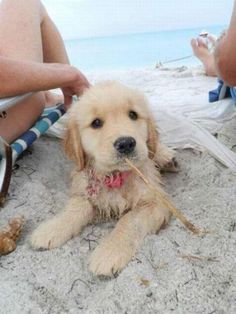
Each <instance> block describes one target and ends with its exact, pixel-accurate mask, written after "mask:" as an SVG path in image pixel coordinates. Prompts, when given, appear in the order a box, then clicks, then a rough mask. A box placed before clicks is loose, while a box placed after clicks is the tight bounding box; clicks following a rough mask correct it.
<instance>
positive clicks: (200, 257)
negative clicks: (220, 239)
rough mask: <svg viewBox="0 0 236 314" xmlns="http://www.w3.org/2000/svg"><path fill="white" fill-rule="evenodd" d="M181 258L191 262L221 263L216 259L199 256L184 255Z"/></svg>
mask: <svg viewBox="0 0 236 314" xmlns="http://www.w3.org/2000/svg"><path fill="white" fill-rule="evenodd" d="M180 257H182V258H184V259H187V260H188V261H189V262H190V261H206V262H219V261H218V260H217V259H216V257H211V256H197V255H185V254H182V255H180Z"/></svg>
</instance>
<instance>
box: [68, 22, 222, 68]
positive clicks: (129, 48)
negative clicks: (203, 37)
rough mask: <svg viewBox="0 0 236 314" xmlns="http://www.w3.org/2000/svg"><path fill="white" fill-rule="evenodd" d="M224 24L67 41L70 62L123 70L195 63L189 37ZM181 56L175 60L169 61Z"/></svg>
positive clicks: (79, 65)
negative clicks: (162, 64)
mask: <svg viewBox="0 0 236 314" xmlns="http://www.w3.org/2000/svg"><path fill="white" fill-rule="evenodd" d="M225 28H226V27H225V26H220V25H218V26H210V27H209V26H207V27H204V26H203V27H201V28H195V29H183V30H173V31H163V32H155V33H141V34H125V35H118V36H113V37H95V38H85V39H74V40H67V41H66V48H67V51H68V54H69V57H70V60H71V63H72V64H73V65H75V66H77V67H78V68H79V69H81V70H82V71H93V70H124V69H135V68H144V67H152V68H153V67H155V65H156V63H157V62H159V61H160V62H162V63H165V62H167V63H166V65H167V64H168V65H169V66H177V65H183V64H184V65H194V64H198V63H199V61H198V60H197V59H196V58H195V57H194V56H192V57H189V56H191V55H192V50H191V46H190V40H191V38H193V37H196V36H197V35H198V34H199V33H200V32H201V31H202V30H203V29H205V30H207V31H208V32H210V33H213V34H215V35H219V34H220V33H221V31H222V30H223V29H225ZM179 58H184V59H183V60H181V61H178V62H170V61H172V60H175V59H179Z"/></svg>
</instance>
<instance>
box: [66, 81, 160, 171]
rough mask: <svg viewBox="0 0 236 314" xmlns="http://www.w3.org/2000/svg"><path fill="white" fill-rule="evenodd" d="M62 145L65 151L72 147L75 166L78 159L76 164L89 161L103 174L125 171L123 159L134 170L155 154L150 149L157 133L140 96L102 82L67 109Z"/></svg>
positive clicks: (144, 102) (124, 88)
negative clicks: (66, 121) (66, 123)
mask: <svg viewBox="0 0 236 314" xmlns="http://www.w3.org/2000/svg"><path fill="white" fill-rule="evenodd" d="M150 129H151V130H150ZM150 133H151V134H150ZM151 141H152V142H153V141H155V143H151ZM65 142H66V151H68V150H69V151H70V149H71V147H68V146H71V145H72V147H73V149H74V150H75V153H76V154H77V157H76V156H74V159H75V160H76V159H77V162H78V157H79V163H81V162H83V164H84V163H85V162H86V160H87V161H88V160H90V161H91V162H92V163H93V166H94V168H95V169H96V170H97V171H99V172H104V173H106V172H111V171H114V170H120V171H123V170H127V165H126V163H125V158H129V159H130V160H132V161H133V163H135V164H136V165H137V166H139V165H141V164H142V163H143V162H145V160H146V159H147V158H148V156H150V153H151V154H154V153H155V152H154V151H153V152H150V149H152V147H150V146H152V144H153V145H154V146H155V145H156V144H157V133H156V131H155V129H154V126H153V120H152V119H151V117H150V113H149V110H148V105H147V101H146V99H145V97H144V96H143V95H142V94H141V93H138V92H137V91H134V90H132V89H129V88H127V87H125V86H123V85H121V84H119V83H115V82H105V83H100V84H97V85H95V86H94V87H92V88H90V89H89V90H87V91H86V92H85V94H84V95H83V96H82V97H81V99H80V101H79V102H78V103H77V104H76V105H75V106H74V107H73V108H72V109H71V111H70V122H69V126H68V133H67V135H66V139H65ZM152 150H154V148H153V149H152ZM76 154H75V155H76ZM81 154H82V155H81ZM69 155H70V153H69ZM70 157H73V156H70ZM82 167H83V165H81V164H80V168H82Z"/></svg>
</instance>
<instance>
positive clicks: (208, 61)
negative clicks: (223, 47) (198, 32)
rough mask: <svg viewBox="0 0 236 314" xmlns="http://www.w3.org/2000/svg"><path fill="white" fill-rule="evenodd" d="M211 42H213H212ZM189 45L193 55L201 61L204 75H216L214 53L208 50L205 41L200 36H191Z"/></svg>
mask: <svg viewBox="0 0 236 314" xmlns="http://www.w3.org/2000/svg"><path fill="white" fill-rule="evenodd" d="M209 39H210V38H209ZM212 44H214V43H213V42H212ZM191 46H192V49H193V53H194V55H195V56H196V57H197V58H198V59H199V60H200V61H201V62H202V63H203V66H204V68H205V71H206V75H208V76H217V73H216V67H215V59H214V55H213V54H212V53H211V52H210V50H209V48H208V46H207V44H206V43H205V41H204V40H203V39H202V38H197V39H195V38H193V39H192V40H191Z"/></svg>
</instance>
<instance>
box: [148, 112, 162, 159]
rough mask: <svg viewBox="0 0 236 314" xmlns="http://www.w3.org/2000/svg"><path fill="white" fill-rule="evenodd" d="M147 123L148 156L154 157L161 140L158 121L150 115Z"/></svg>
mask: <svg viewBox="0 0 236 314" xmlns="http://www.w3.org/2000/svg"><path fill="white" fill-rule="evenodd" d="M147 124H148V140H147V147H148V156H149V158H150V159H154V157H155V155H156V152H157V146H158V142H159V133H158V131H157V126H156V123H155V121H154V119H153V118H152V117H150V118H149V119H148V120H147Z"/></svg>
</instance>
